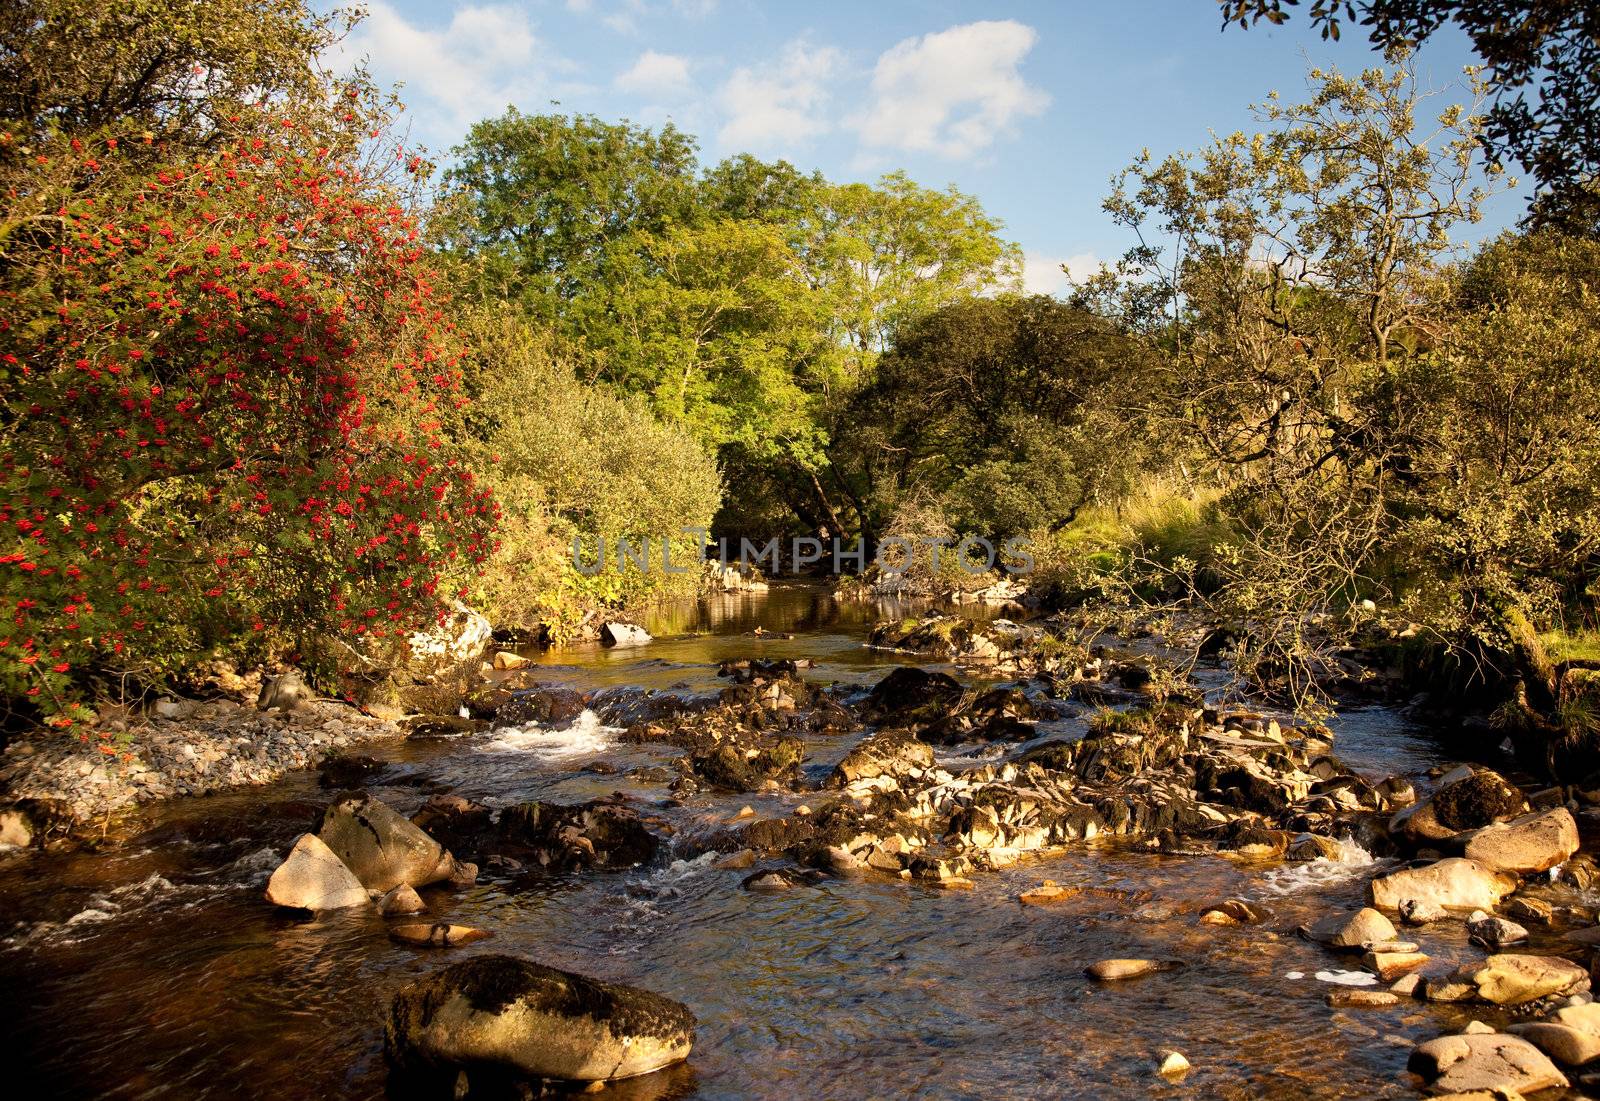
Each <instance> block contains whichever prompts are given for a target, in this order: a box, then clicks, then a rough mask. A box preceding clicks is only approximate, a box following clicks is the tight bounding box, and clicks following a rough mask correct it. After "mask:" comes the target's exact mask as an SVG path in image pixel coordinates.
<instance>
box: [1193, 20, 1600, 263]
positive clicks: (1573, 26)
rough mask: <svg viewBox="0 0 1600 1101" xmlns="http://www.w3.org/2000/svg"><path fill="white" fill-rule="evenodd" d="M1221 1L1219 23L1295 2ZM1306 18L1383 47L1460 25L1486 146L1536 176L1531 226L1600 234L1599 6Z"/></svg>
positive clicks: (1409, 43) (1331, 33)
mask: <svg viewBox="0 0 1600 1101" xmlns="http://www.w3.org/2000/svg"><path fill="white" fill-rule="evenodd" d="M1218 3H1219V4H1220V5H1221V7H1222V11H1223V25H1224V26H1225V27H1226V26H1228V25H1230V24H1238V25H1239V26H1241V27H1248V26H1252V25H1254V24H1255V23H1257V22H1260V21H1261V20H1263V19H1265V20H1267V21H1268V22H1269V23H1274V24H1281V23H1283V22H1285V21H1286V20H1287V19H1288V18H1289V13H1288V12H1287V11H1286V10H1285V7H1286V6H1287V7H1289V8H1294V7H1297V6H1299V0H1218ZM1308 14H1309V15H1310V18H1311V21H1312V25H1313V26H1319V27H1321V29H1322V34H1323V36H1324V37H1331V38H1338V37H1339V34H1340V30H1339V28H1340V23H1341V20H1348V21H1352V22H1359V24H1360V25H1361V26H1364V27H1366V28H1367V29H1368V37H1369V39H1370V40H1371V42H1372V44H1373V45H1374V46H1376V47H1378V48H1380V49H1384V50H1388V49H1391V48H1394V47H1414V46H1416V45H1418V44H1420V43H1422V42H1424V41H1425V40H1427V39H1428V38H1430V37H1432V35H1433V34H1434V33H1435V32H1436V31H1438V30H1439V29H1440V28H1441V27H1443V26H1445V25H1446V24H1454V25H1455V26H1456V27H1458V28H1460V30H1461V31H1462V32H1464V33H1465V34H1466V35H1467V37H1468V38H1469V39H1470V40H1471V41H1472V46H1473V49H1474V51H1476V53H1477V54H1478V56H1479V57H1480V58H1482V59H1483V62H1484V64H1485V65H1486V66H1487V67H1488V81H1489V87H1490V89H1491V90H1492V92H1493V100H1494V101H1493V104H1492V106H1491V107H1490V109H1489V112H1488V117H1487V124H1486V128H1485V133H1484V141H1485V146H1486V148H1487V149H1488V150H1489V152H1490V154H1491V155H1492V156H1493V157H1494V158H1495V160H1496V161H1497V162H1504V161H1508V160H1514V161H1516V162H1518V163H1519V164H1521V165H1522V167H1523V169H1524V170H1525V171H1527V172H1528V173H1529V174H1530V175H1531V176H1532V177H1533V180H1534V181H1535V183H1536V185H1537V189H1536V191H1535V194H1534V196H1533V203H1532V211H1531V217H1532V221H1533V223H1534V224H1536V225H1555V226H1559V227H1563V228H1565V229H1567V230H1568V231H1578V232H1584V233H1589V234H1593V233H1595V232H1597V230H1600V191H1597V190H1596V183H1597V181H1600V111H1597V110H1596V107H1597V105H1600V9H1597V8H1596V7H1595V6H1594V5H1593V4H1586V3H1574V2H1573V0H1313V2H1312V4H1311V5H1310V8H1309V11H1308ZM1530 91H1533V92H1535V93H1536V95H1537V102H1529V93H1530Z"/></svg>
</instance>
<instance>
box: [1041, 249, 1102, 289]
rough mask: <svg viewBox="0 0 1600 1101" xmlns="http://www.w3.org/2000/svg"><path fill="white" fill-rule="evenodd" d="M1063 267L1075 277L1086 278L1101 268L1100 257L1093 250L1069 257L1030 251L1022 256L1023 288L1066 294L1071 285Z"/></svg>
mask: <svg viewBox="0 0 1600 1101" xmlns="http://www.w3.org/2000/svg"><path fill="white" fill-rule="evenodd" d="M1063 267H1065V268H1066V269H1067V272H1070V273H1071V275H1072V278H1073V279H1085V278H1087V277H1089V276H1091V275H1093V274H1094V273H1095V272H1097V271H1099V270H1100V258H1099V257H1098V256H1096V255H1095V254H1094V253H1092V252H1079V253H1074V254H1073V255H1071V256H1067V257H1060V256H1042V255H1040V254H1039V253H1035V252H1030V253H1028V254H1026V255H1025V256H1024V257H1023V258H1022V289H1023V290H1024V291H1026V292H1027V293H1029V294H1053V295H1057V296H1060V295H1063V294H1066V293H1067V291H1068V290H1069V289H1070V286H1069V284H1068V281H1067V275H1066V273H1064V272H1062V270H1061V269H1062V268H1063Z"/></svg>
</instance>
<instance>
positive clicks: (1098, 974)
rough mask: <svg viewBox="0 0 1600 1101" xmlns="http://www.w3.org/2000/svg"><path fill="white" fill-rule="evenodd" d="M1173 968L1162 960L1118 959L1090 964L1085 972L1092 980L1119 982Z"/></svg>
mask: <svg viewBox="0 0 1600 1101" xmlns="http://www.w3.org/2000/svg"><path fill="white" fill-rule="evenodd" d="M1172 966H1173V965H1172V964H1170V963H1167V962H1164V961H1162V960H1134V959H1117V960H1101V961H1100V962H1099V963H1095V964H1090V965H1089V967H1088V968H1086V969H1085V970H1086V973H1087V974H1088V975H1089V977H1090V978H1091V979H1099V980H1100V981H1101V982H1118V981H1120V980H1122V979H1137V978H1139V977H1140V976H1141V975H1153V974H1155V973H1156V972H1157V971H1169V970H1171V969H1172Z"/></svg>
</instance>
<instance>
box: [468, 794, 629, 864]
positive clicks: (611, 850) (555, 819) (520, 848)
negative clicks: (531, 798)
mask: <svg viewBox="0 0 1600 1101" xmlns="http://www.w3.org/2000/svg"><path fill="white" fill-rule="evenodd" d="M497 844H498V845H499V846H500V847H501V848H503V849H506V850H508V851H510V852H511V853H512V854H513V855H528V856H531V857H532V858H533V859H535V860H537V861H538V862H539V863H540V864H541V865H542V866H543V867H545V868H548V869H550V870H551V871H567V870H571V869H574V868H587V867H594V868H605V869H622V868H632V867H636V866H638V865H640V864H647V863H649V862H650V861H651V860H652V859H653V858H654V857H655V854H656V848H657V845H658V844H659V842H658V841H657V839H656V836H655V834H653V833H651V832H650V831H649V829H647V828H646V827H645V824H644V822H643V820H641V818H640V817H639V814H638V812H637V811H636V810H634V809H633V808H632V807H630V806H628V805H626V804H625V803H623V802H620V801H614V800H606V799H596V800H594V801H592V802H588V803H574V804H564V803H544V802H532V803H519V804H517V805H516V806H514V807H507V808H506V809H505V810H503V811H501V812H500V824H499V838H498V841H497Z"/></svg>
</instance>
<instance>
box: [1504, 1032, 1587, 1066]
mask: <svg viewBox="0 0 1600 1101" xmlns="http://www.w3.org/2000/svg"><path fill="white" fill-rule="evenodd" d="M1508 1031H1509V1032H1511V1033H1513V1034H1514V1035H1517V1036H1521V1037H1522V1038H1523V1039H1524V1040H1527V1041H1528V1042H1529V1043H1531V1044H1533V1046H1534V1047H1536V1048H1538V1049H1539V1050H1540V1051H1542V1052H1544V1053H1545V1054H1546V1055H1548V1056H1550V1058H1552V1059H1554V1060H1555V1061H1556V1062H1558V1063H1563V1064H1565V1065H1566V1066H1569V1067H1581V1066H1583V1065H1584V1064H1585V1063H1592V1062H1594V1060H1595V1059H1600V1036H1596V1035H1594V1034H1592V1033H1589V1032H1583V1031H1581V1030H1580V1029H1576V1028H1573V1027H1572V1026H1571V1025H1564V1024H1561V1023H1559V1022H1555V1021H1525V1022H1523V1023H1521V1024H1514V1025H1512V1026H1511V1027H1510V1029H1508Z"/></svg>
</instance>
